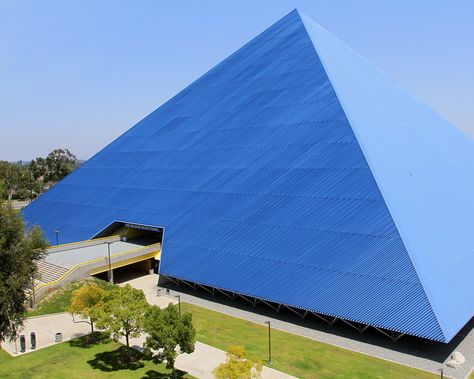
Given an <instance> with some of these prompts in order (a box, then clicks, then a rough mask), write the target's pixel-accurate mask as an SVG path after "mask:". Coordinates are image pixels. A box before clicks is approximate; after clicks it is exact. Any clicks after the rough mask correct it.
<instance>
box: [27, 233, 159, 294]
mask: <svg viewBox="0 0 474 379" xmlns="http://www.w3.org/2000/svg"><path fill="white" fill-rule="evenodd" d="M160 254H161V243H159V242H158V243H157V242H156V239H153V238H150V237H143V238H137V239H132V240H122V239H121V238H120V236H112V237H105V238H100V239H97V240H87V241H79V242H76V243H71V244H66V245H58V246H53V247H51V248H49V249H48V250H47V255H46V257H45V259H44V260H42V261H40V262H38V264H37V269H38V272H37V276H36V280H35V285H34V287H35V288H34V291H33V302H36V301H38V300H39V299H40V298H41V297H43V296H44V295H45V294H47V293H48V292H50V291H51V290H53V289H55V288H58V287H61V286H63V285H64V284H66V283H69V282H72V281H75V280H81V279H85V278H88V277H90V276H92V275H96V274H99V273H101V272H107V271H108V270H113V269H115V268H118V267H123V266H127V265H130V264H134V263H137V262H141V261H145V260H150V259H159V258H160ZM109 256H110V260H109Z"/></svg>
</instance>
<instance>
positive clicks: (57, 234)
mask: <svg viewBox="0 0 474 379" xmlns="http://www.w3.org/2000/svg"><path fill="white" fill-rule="evenodd" d="M54 234H56V245H59V230H55V231H54Z"/></svg>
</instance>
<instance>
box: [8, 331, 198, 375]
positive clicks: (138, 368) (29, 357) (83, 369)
mask: <svg viewBox="0 0 474 379" xmlns="http://www.w3.org/2000/svg"><path fill="white" fill-rule="evenodd" d="M125 351H126V348H125V346H123V345H122V344H120V343H118V342H115V341H111V340H103V341H101V342H100V343H98V344H93V345H88V344H85V343H84V339H81V338H79V339H77V340H73V341H69V342H63V343H60V344H57V345H54V346H51V347H48V348H45V349H40V350H38V351H36V352H34V353H29V354H25V355H22V356H19V357H15V358H14V357H11V356H10V355H8V354H7V353H6V352H5V351H3V350H1V349H0V378H2V379H3V378H12V379H14V378H19V379H20V378H24V379H30V378H34V379H43V378H45V379H64V378H68V379H75V378H77V379H84V378H87V379H95V378H117V379H118V378H126V379H133V378H147V379H153V378H157V379H158V378H161V379H164V378H171V375H170V371H169V370H167V369H166V368H165V367H164V365H163V364H159V365H156V364H154V363H153V362H151V361H148V360H140V357H141V355H140V354H141V353H139V352H138V351H134V353H133V354H134V356H135V358H136V359H138V360H137V361H135V362H134V363H124V362H125V360H124V356H125V354H124V353H125ZM177 377H178V378H192V376H190V375H187V374H186V375H184V374H183V373H182V372H179V373H178V375H177Z"/></svg>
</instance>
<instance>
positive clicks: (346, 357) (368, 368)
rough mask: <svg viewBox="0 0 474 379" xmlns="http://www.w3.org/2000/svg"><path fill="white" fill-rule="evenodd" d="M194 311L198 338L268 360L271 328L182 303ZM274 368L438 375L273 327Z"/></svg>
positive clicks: (317, 373) (304, 372)
mask: <svg viewBox="0 0 474 379" xmlns="http://www.w3.org/2000/svg"><path fill="white" fill-rule="evenodd" d="M181 307H182V309H183V311H187V312H191V313H192V315H193V324H194V326H195V328H196V332H197V336H196V339H197V340H198V341H200V342H204V343H206V344H208V345H212V346H214V347H217V348H219V349H222V350H226V349H227V348H228V347H229V346H231V345H241V346H244V347H245V349H246V350H247V352H248V353H249V355H251V356H253V357H255V358H258V359H262V360H266V359H267V357H268V355H267V354H268V350H267V349H268V334H267V333H268V330H267V327H266V326H265V325H257V324H255V323H252V322H248V321H245V320H241V319H239V318H235V317H231V316H227V315H224V314H221V313H218V312H214V311H211V310H208V309H205V308H201V307H197V306H194V305H191V304H187V303H186V304H182V305H181ZM272 347H273V350H272V364H271V367H272V368H274V369H277V370H280V371H283V372H286V373H288V374H291V375H294V376H296V377H299V378H340V379H343V378H351V379H352V378H361V379H362V378H363V379H366V378H384V379H385V378H437V377H438V376H437V375H434V374H430V373H427V372H424V371H420V370H416V369H413V368H410V367H406V366H402V365H399V364H396V363H391V362H388V361H384V360H381V359H377V358H373V357H370V356H367V355H363V354H359V353H355V352H352V351H349V350H346V349H342V348H338V347H335V346H332V345H327V344H324V343H321V342H317V341H314V340H310V339H308V338H304V337H299V336H296V335H293V334H290V333H285V332H281V331H278V330H272Z"/></svg>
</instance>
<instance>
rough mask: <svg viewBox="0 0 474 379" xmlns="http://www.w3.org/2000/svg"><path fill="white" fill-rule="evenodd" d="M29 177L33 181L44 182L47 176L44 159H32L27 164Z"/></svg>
mask: <svg viewBox="0 0 474 379" xmlns="http://www.w3.org/2000/svg"><path fill="white" fill-rule="evenodd" d="M29 169H30V172H31V175H32V176H33V178H34V179H35V180H44V177H45V176H46V174H47V170H48V169H47V166H46V159H44V158H42V157H38V158H36V159H33V160H32V161H31V162H30V164H29Z"/></svg>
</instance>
